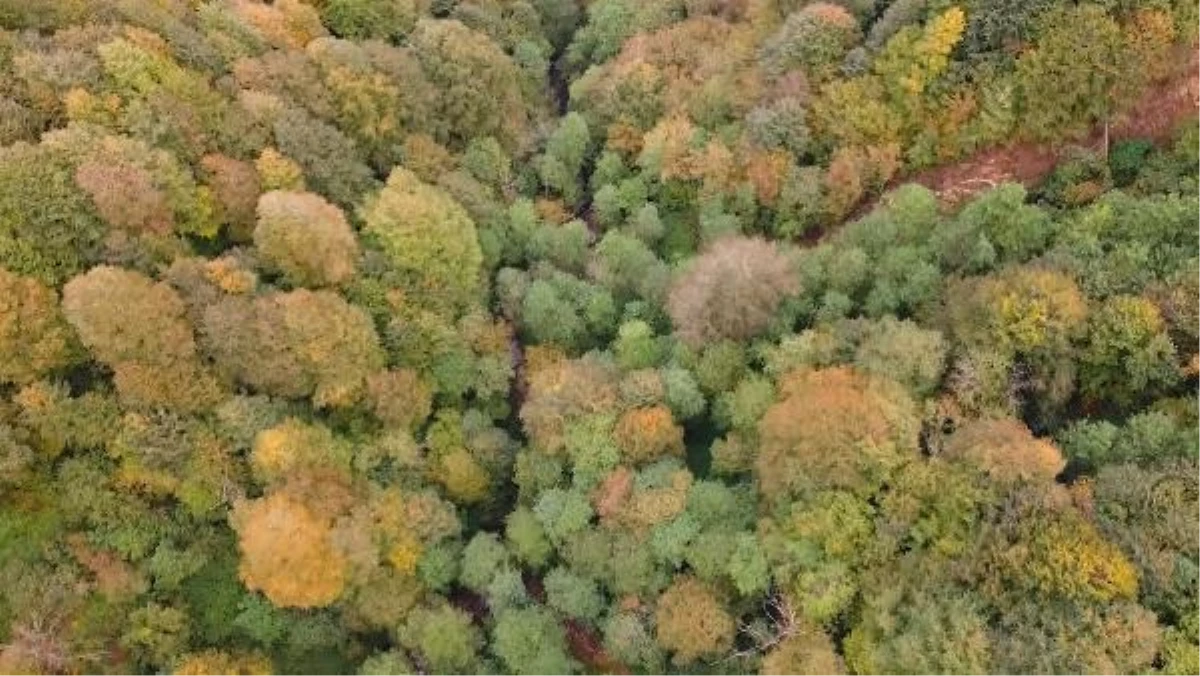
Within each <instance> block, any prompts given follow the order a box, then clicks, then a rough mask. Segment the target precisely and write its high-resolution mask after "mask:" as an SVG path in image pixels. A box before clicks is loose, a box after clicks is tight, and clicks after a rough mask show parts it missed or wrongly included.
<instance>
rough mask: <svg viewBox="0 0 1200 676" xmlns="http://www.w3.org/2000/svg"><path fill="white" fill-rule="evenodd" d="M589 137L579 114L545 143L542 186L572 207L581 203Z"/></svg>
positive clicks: (570, 117) (540, 169) (540, 166)
mask: <svg viewBox="0 0 1200 676" xmlns="http://www.w3.org/2000/svg"><path fill="white" fill-rule="evenodd" d="M589 141H590V138H589V135H588V126H587V122H586V121H584V119H583V116H582V115H580V114H579V113H575V112H572V113H567V115H566V116H564V117H563V118H562V121H561V122H560V123H559V126H558V128H557V129H555V130H554V133H553V134H551V135H550V138H549V139H548V140H547V141H546V153H545V154H544V155H542V157H541V158H540V159H541V161H540V163H539V164H538V174H539V175H540V176H541V178H542V183H543V184H544V185H545V186H546V187H548V188H550V189H551V190H555V191H557V192H558V193H559V194H560V195H562V196H563V199H564V200H566V201H567V202H568V203H569V204H576V203H578V202H579V199H580V196H581V195H580V193H581V191H580V187H581V186H580V179H581V172H582V171H583V162H584V160H585V159H587V153H588V145H589Z"/></svg>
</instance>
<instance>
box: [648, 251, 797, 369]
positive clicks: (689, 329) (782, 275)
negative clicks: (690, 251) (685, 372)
mask: <svg viewBox="0 0 1200 676" xmlns="http://www.w3.org/2000/svg"><path fill="white" fill-rule="evenodd" d="M799 286H800V284H799V280H798V278H797V275H796V272H795V271H794V270H793V268H792V263H791V260H790V259H789V258H788V256H787V255H786V254H785V253H784V252H782V251H780V250H779V248H778V247H777V246H776V245H775V244H772V243H771V242H767V241H765V240H761V239H750V238H745V237H727V238H724V239H721V240H718V241H717V242H714V243H713V244H712V246H711V247H709V248H708V250H707V251H705V252H704V253H703V254H702V255H701V256H700V257H699V258H697V259H696V260H695V261H694V262H693V263H692V265H691V267H690V268H689V269H688V271H687V272H686V273H685V274H684V275H683V276H682V277H680V278H679V280H677V281H676V282H675V284H674V286H673V287H672V289H671V293H670V297H669V298H668V301H667V310H668V312H669V313H670V315H671V321H673V322H674V323H675V330H676V332H677V333H678V335H679V337H680V338H681V339H682V340H683V341H684V342H685V343H687V344H689V345H692V346H696V347H698V346H701V345H705V344H708V343H714V342H717V341H719V340H722V339H726V338H729V339H733V340H744V339H747V338H753V337H754V336H756V335H758V334H759V333H761V332H762V331H763V330H764V329H766V327H767V324H768V323H769V322H770V321H771V318H772V317H773V316H774V314H775V311H776V310H777V309H778V308H779V304H780V303H781V302H782V301H783V299H784V298H786V297H788V296H789V295H792V294H794V293H796V292H797V291H798V290H799Z"/></svg>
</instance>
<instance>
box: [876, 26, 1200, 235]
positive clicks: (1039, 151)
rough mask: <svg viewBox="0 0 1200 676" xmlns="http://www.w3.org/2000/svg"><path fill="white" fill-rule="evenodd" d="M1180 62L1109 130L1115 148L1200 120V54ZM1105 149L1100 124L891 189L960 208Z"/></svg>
mask: <svg viewBox="0 0 1200 676" xmlns="http://www.w3.org/2000/svg"><path fill="white" fill-rule="evenodd" d="M1181 61H1182V62H1183V63H1186V64H1187V65H1186V66H1184V67H1181V68H1180V74H1179V75H1176V76H1175V77H1172V78H1168V79H1166V80H1164V81H1163V82H1160V83H1158V84H1156V85H1153V86H1151V87H1150V88H1149V89H1147V90H1146V91H1145V93H1143V94H1142V96H1141V97H1140V98H1139V99H1138V101H1137V103H1135V104H1134V105H1133V107H1132V108H1131V109H1130V110H1129V111H1127V112H1126V113H1125V114H1124V115H1122V116H1121V118H1120V119H1118V120H1116V121H1115V122H1114V123H1113V124H1111V125H1110V127H1109V130H1108V131H1109V140H1110V143H1112V142H1116V141H1121V140H1125V139H1134V138H1142V139H1148V140H1152V141H1154V142H1156V143H1166V142H1169V141H1170V140H1171V138H1172V137H1173V134H1174V132H1175V130H1176V129H1177V128H1178V126H1179V124H1181V123H1183V122H1185V121H1186V120H1187V119H1189V118H1193V117H1195V116H1196V114H1197V106H1198V105H1200V57H1198V54H1197V52H1196V50H1195V49H1189V51H1188V56H1184V57H1183V58H1182V59H1181ZM1103 147H1104V126H1103V125H1098V126H1097V127H1096V128H1094V129H1092V131H1091V133H1090V134H1088V135H1087V136H1086V137H1084V138H1083V139H1081V140H1079V141H1076V142H1075V143H1068V144H1060V145H1057V146H1052V145H1047V144H1038V143H1032V142H1021V143H1013V144H1010V145H1006V146H999V147H995V148H990V149H987V150H983V151H981V152H978V153H976V154H974V155H972V156H970V157H967V158H965V159H963V160H961V161H959V162H955V163H953V164H947V165H943V166H939V167H934V168H931V169H928V170H925V171H921V172H918V173H916V174H908V175H902V176H899V177H897V178H896V179H895V180H894V181H892V185H889V186H888V188H889V189H890V188H892V187H895V186H896V185H899V184H900V183H920V184H921V185H924V186H925V187H927V188H929V189H930V190H932V191H934V192H935V193H937V195H938V197H939V198H940V199H941V200H942V202H943V203H945V204H947V205H949V206H955V205H958V204H961V203H963V202H964V201H966V200H968V199H970V198H971V197H972V196H974V195H975V194H977V193H979V192H982V191H984V190H988V189H990V188H992V187H994V186H996V185H999V184H1001V183H1010V182H1017V183H1023V184H1024V185H1025V186H1027V187H1032V186H1033V185H1035V184H1037V183H1038V182H1040V181H1041V180H1042V179H1043V178H1045V177H1046V176H1047V175H1048V174H1049V173H1050V172H1051V171H1053V169H1054V167H1055V165H1057V164H1058V162H1059V161H1060V160H1062V159H1063V158H1064V157H1067V156H1069V155H1070V154H1071V153H1074V152H1077V151H1079V150H1090V151H1093V152H1096V151H1101V150H1102V149H1103ZM875 201H876V200H871V201H869V202H868V203H866V204H864V205H862V206H861V207H860V208H859V209H856V210H855V213H856V215H861V214H864V213H867V212H869V211H870V210H871V208H873V207H874V202H875Z"/></svg>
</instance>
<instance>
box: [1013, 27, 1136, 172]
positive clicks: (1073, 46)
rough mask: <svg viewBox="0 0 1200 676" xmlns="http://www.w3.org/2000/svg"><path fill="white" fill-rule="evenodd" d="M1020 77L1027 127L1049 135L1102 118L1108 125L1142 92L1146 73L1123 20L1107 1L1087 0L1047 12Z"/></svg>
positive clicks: (1020, 66) (1087, 126) (1079, 128)
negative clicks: (1137, 61)
mask: <svg viewBox="0 0 1200 676" xmlns="http://www.w3.org/2000/svg"><path fill="white" fill-rule="evenodd" d="M1017 82H1018V84H1019V86H1020V95H1021V105H1022V115H1021V117H1022V120H1021V125H1022V127H1024V129H1025V130H1026V133H1028V134H1029V135H1031V136H1033V137H1034V138H1037V139H1041V140H1049V139H1052V138H1058V137H1060V136H1063V135H1072V134H1075V135H1078V134H1082V133H1084V132H1086V131H1087V130H1088V129H1090V128H1091V127H1092V125H1094V124H1096V123H1100V122H1102V123H1104V125H1105V129H1106V130H1107V128H1108V123H1109V121H1110V120H1111V118H1112V116H1113V115H1114V114H1115V113H1116V112H1117V111H1118V110H1119V108H1120V107H1121V106H1122V105H1123V104H1124V103H1125V102H1126V101H1128V100H1130V98H1131V97H1132V96H1134V95H1136V93H1137V91H1138V88H1139V86H1140V84H1141V82H1142V75H1141V74H1140V73H1139V72H1137V71H1136V69H1135V63H1134V62H1133V61H1132V60H1131V59H1130V58H1129V54H1128V47H1127V45H1126V43H1125V39H1124V36H1123V35H1122V33H1121V27H1120V26H1119V25H1118V24H1117V22H1116V21H1114V20H1113V19H1112V18H1111V17H1109V16H1108V13H1107V12H1106V11H1105V10H1104V8H1103V7H1101V6H1099V5H1095V4H1090V3H1083V4H1080V5H1078V6H1072V7H1056V8H1054V9H1052V10H1050V11H1049V12H1047V13H1046V14H1045V16H1044V17H1042V19H1041V25H1040V27H1039V29H1038V41H1037V46H1036V47H1035V48H1034V49H1032V50H1030V51H1029V52H1027V53H1026V54H1025V55H1023V56H1022V57H1021V58H1020V59H1019V60H1018V61H1017ZM1106 138H1107V131H1106ZM1106 150H1107V148H1106Z"/></svg>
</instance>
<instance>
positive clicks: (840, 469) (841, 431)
mask: <svg viewBox="0 0 1200 676" xmlns="http://www.w3.org/2000/svg"><path fill="white" fill-rule="evenodd" d="M779 389H780V392H781V398H780V400H779V402H778V403H776V404H775V405H773V406H772V407H771V408H770V409H769V410H768V411H767V413H766V415H764V416H763V418H762V420H761V421H760V423H759V427H758V430H759V435H760V438H761V441H760V444H761V447H760V450H759V456H758V460H757V462H756V464H755V473H756V476H757V478H758V481H759V488H760V490H761V491H762V492H763V494H764V495H766V496H767V497H769V498H779V497H784V496H787V495H789V494H795V493H797V492H803V491H805V490H810V489H826V488H838V489H844V490H851V491H863V490H870V489H872V488H873V487H876V486H878V485H879V483H880V482H882V481H883V480H884V479H885V478H886V476H887V475H888V474H889V473H890V472H891V471H892V470H894V469H895V468H896V467H898V466H899V465H900V464H902V463H903V462H905V461H906V460H907V459H909V458H911V457H915V456H916V452H917V431H918V428H919V419H918V416H917V411H916V407H915V405H914V404H913V402H912V400H911V399H910V398H909V396H908V394H907V393H906V392H905V391H904V389H903V388H902V387H901V386H899V385H897V384H896V383H894V382H892V381H890V380H887V379H884V378H875V377H870V376H865V375H862V374H860V373H858V372H856V371H854V370H852V369H849V368H833V369H824V370H817V371H809V370H801V371H797V372H794V373H792V374H790V375H788V376H786V377H785V378H784V379H783V382H782V383H780V388H779Z"/></svg>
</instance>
